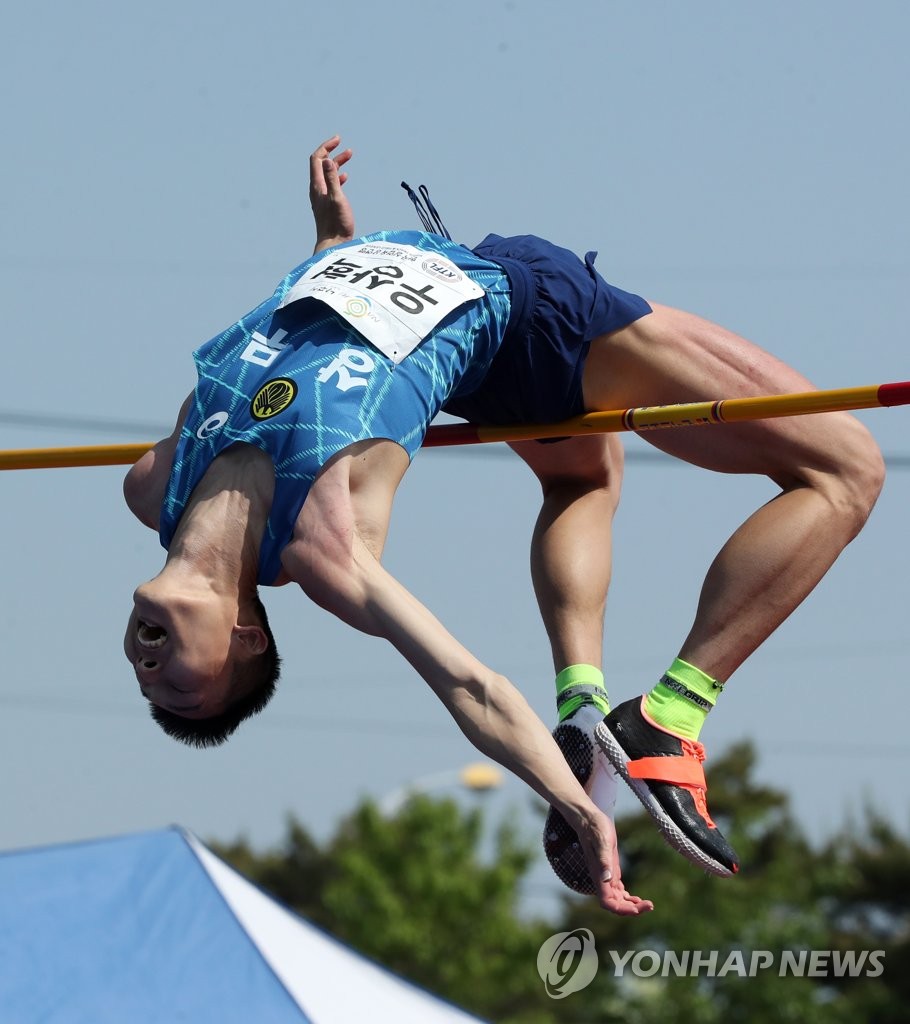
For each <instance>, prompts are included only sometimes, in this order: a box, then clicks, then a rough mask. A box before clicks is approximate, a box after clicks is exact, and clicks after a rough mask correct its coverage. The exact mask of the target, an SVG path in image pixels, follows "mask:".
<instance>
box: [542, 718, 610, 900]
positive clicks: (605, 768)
mask: <svg viewBox="0 0 910 1024" xmlns="http://www.w3.org/2000/svg"><path fill="white" fill-rule="evenodd" d="M603 718H604V716H603V712H602V711H600V710H598V709H597V708H596V707H594V705H593V704H582V705H581V707H580V708H578V709H577V710H576V711H574V712H573V713H572V714H571V715H569V716H568V717H567V718H566V719H565V720H564V721H562V722H560V723H559V725H557V726H556V728H555V729H554V730H553V739H554V740H556V745H557V746H558V747H559V749H560V750H561V751H562V755H563V757H564V758H565V759H566V761H568V763H569V767H570V768H571V769H572V773H573V774H574V775H575V778H576V779H578V781H579V782H580V783H581V784H582V786H583V787H584V789H585V791H586V792H587V794H588V796H590V797H591V800H592V801H593V802H594V803H595V804H596V806H597V807H599V808H600V809H601V810H602V811H603V812H604V813H605V814H609V815H610V816H611V817H612V814H613V805H614V804H615V803H616V790H617V788H618V785H619V783H618V780H617V778H616V772H615V771H614V769H613V766H612V765H611V764H610V762H609V761H608V760H607V757H606V755H605V754H604V752H603V751H602V750H601V749H600V747H599V746H598V744H597V743H596V742H595V740H594V730H595V729H596V728H597V726H599V725H600V723H601V722H602V721H603ZM543 848H544V852H545V853H546V855H547V860H548V861H549V862H550V867H552V868H553V870H554V871H555V872H556V876H557V878H559V880H560V881H561V882H562V883H563V884H564V885H567V886H568V887H569V888H570V889H574V891H575V892H580V893H583V894H584V895H586V896H590V895H592V894H593V893H596V892H597V886H595V884H594V882H593V881H592V880H591V874H590V872H589V871H588V865H587V863H586V861H585V855H584V851H583V850H582V848H581V843H579V841H578V836H577V835H576V834H575V830H574V829H573V828H572V827H571V825H569V823H568V822H567V821H566V819H565V818H564V817H563V816H562V814H560V812H559V811H557V810H556V808H555V807H551V808H550V811H549V813H548V814H547V820H546V822H545V823H544V829H543Z"/></svg>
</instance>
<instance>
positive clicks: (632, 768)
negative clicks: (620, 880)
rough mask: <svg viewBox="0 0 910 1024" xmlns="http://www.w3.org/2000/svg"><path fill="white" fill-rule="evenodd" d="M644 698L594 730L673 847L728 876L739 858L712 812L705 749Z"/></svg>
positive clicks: (621, 708) (629, 702) (615, 711)
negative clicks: (663, 722) (673, 728)
mask: <svg viewBox="0 0 910 1024" xmlns="http://www.w3.org/2000/svg"><path fill="white" fill-rule="evenodd" d="M644 700H645V698H644V697H636V698H635V699H634V700H627V701H625V703H623V704H620V705H619V706H618V707H616V708H614V709H613V710H612V711H611V712H610V714H609V715H607V717H606V718H605V719H604V720H603V722H602V723H601V724H600V725H598V726H597V728H596V729H595V733H594V735H595V738H596V740H597V743H598V745H599V747H600V748H601V750H602V751H603V752H604V753H605V754H606V756H607V757H608V758H609V759H610V762H611V763H612V765H613V767H614V768H615V769H616V771H617V772H618V773H619V774H620V775H621V776H622V778H623V779H625V781H626V782H627V783H628V784H629V786H630V788H631V789H632V792H633V793H634V794H635V795H636V796H637V797H638V799H639V800H640V801H641V802H642V804H643V805H644V808H645V810H646V811H647V812H648V813H649V814H650V815H651V817H652V818H653V819H654V820H655V821H656V822H657V825H658V827H659V829H660V831H661V834H662V835H663V837H664V839H665V840H666V841H667V842H668V843H669V844H670V846H672V847H673V849H674V850H677V851H678V852H679V853H681V854H682V855H683V856H684V857H685V858H687V859H688V860H690V861H692V863H693V864H696V865H698V867H700V868H703V869H704V870H705V871H708V872H710V873H711V874H712V875H720V876H721V877H725V878H728V877H730V875H734V874H736V872H737V871H738V870H739V859H738V858H737V856H736V852H735V851H734V849H733V848H732V847H731V846H730V844H729V843H728V842H727V840H726V839H725V838H724V836H723V834H722V833H721V831H720V829H719V828H718V827H717V826H716V825H715V824H714V822H713V821H712V820H711V815H710V814H709V813H708V804H707V799H706V797H707V788H708V787H707V783H706V782H705V772H704V769H703V768H702V762H703V761H704V759H705V748H704V747H703V746H702V745H701V744H700V743H697V742H696V741H695V740H687V739H685V738H684V737H683V736H678V735H677V734H676V733H672V732H668V731H667V730H666V729H664V728H662V727H661V726H659V725H658V724H657V723H656V722H655V721H654V720H653V719H652V718H651V717H650V716H649V715H648V714H647V712H646V711H645V709H644Z"/></svg>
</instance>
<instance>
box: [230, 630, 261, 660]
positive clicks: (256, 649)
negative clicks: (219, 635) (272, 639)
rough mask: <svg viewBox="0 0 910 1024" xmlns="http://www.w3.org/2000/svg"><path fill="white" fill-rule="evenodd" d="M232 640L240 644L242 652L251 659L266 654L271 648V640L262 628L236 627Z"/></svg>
mask: <svg viewBox="0 0 910 1024" xmlns="http://www.w3.org/2000/svg"><path fill="white" fill-rule="evenodd" d="M231 640H232V642H237V643H239V644H240V648H241V651H242V652H243V653H244V654H245V655H246V656H247V657H250V658H253V657H255V656H256V655H257V654H264V653H265V651H266V649H267V648H268V646H269V638H268V637H267V636H266V635H265V630H264V629H263V628H262V627H261V626H234V628H233V629H232V630H231Z"/></svg>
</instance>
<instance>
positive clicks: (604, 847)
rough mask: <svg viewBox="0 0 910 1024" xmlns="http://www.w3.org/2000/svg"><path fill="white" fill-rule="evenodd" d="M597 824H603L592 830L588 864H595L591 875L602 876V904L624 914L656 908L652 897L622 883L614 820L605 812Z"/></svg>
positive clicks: (632, 914) (624, 915)
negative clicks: (594, 870)
mask: <svg viewBox="0 0 910 1024" xmlns="http://www.w3.org/2000/svg"><path fill="white" fill-rule="evenodd" d="M598 824H599V826H600V827H599V828H595V829H593V830H592V832H591V844H590V849H589V859H588V865H589V870H590V868H591V867H595V868H596V873H595V872H592V874H591V877H592V878H599V879H600V891H599V899H600V905H601V906H602V907H603V908H604V910H609V911H610V912H611V913H613V914H619V915H620V916H621V917H637V916H638V915H639V914H646V913H647V912H648V911H650V910H653V909H654V904H653V903H652V902H651V901H650V900H644V899H641V897H639V896H633V895H632V894H631V893H629V892H627V890H626V887H625V886H624V885H623V881H622V870H621V868H620V864H619V850H618V849H617V842H616V827H615V825H614V824H613V820H612V819H611V818H610V817H609V816H607V815H602V816H600V820H599V822H598ZM586 852H587V851H586Z"/></svg>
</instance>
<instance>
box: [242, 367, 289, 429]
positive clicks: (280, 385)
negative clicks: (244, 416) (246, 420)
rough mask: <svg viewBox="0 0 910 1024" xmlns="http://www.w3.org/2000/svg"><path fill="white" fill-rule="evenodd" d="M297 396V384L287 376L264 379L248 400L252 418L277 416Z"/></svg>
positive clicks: (259, 418)
mask: <svg viewBox="0 0 910 1024" xmlns="http://www.w3.org/2000/svg"><path fill="white" fill-rule="evenodd" d="M296 397H297V385H296V384H295V383H294V382H293V381H292V380H289V379H288V378H287V377H276V378H275V379H274V380H269V381H266V382H265V384H263V385H262V387H261V388H260V389H259V390H258V391H257V392H256V394H255V395H254V396H253V401H252V402H250V415H251V416H252V417H253V419H254V420H268V419H271V418H272V417H273V416H277V415H278V414H279V413H280V412H284V410H285V409H287V407H288V406H289V405H290V404H291V402H293V401H294V399H295V398H296Z"/></svg>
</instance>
